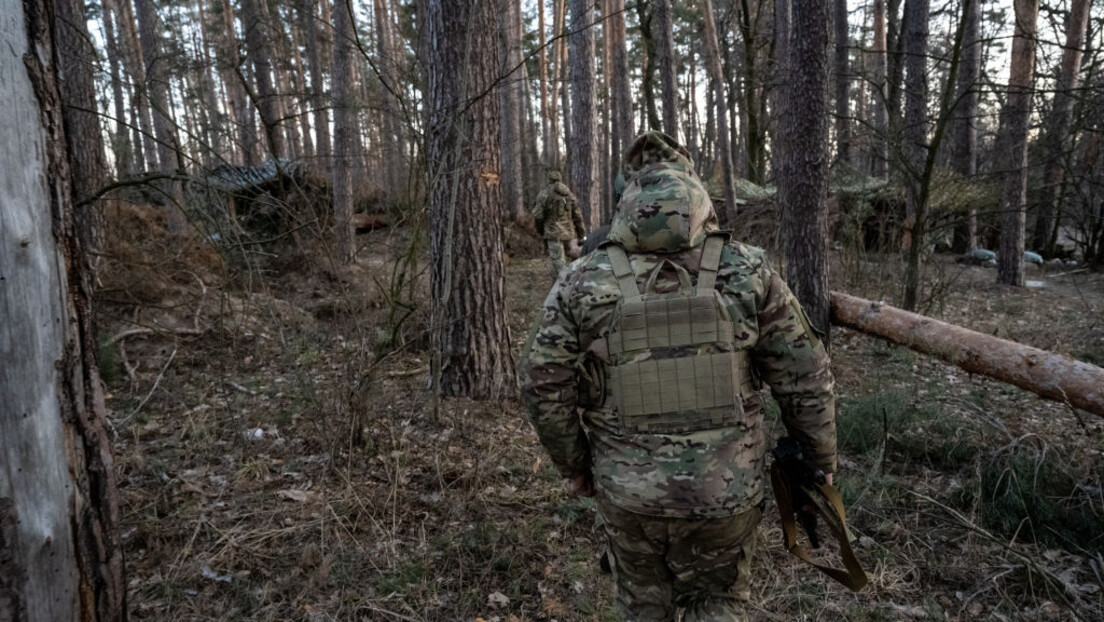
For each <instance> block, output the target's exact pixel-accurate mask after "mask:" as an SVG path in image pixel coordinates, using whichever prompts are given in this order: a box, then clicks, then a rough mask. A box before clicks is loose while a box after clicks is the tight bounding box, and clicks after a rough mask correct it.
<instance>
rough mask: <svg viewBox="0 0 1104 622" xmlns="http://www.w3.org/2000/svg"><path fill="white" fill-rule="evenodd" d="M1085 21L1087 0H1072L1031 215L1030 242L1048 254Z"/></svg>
mask: <svg viewBox="0 0 1104 622" xmlns="http://www.w3.org/2000/svg"><path fill="white" fill-rule="evenodd" d="M1088 23H1089V0H1073V3H1072V5H1071V6H1070V12H1069V18H1068V20H1067V21H1066V46H1065V48H1064V49H1063V50H1062V66H1061V70H1060V72H1059V74H1058V84H1057V85H1056V86H1055V90H1054V102H1053V103H1052V104H1051V108H1050V115H1049V118H1048V119H1047V124H1046V128H1047V129H1046V138H1045V139H1044V140H1045V142H1044V153H1043V161H1044V162H1045V165H1046V172H1045V173H1044V181H1043V189H1042V200H1041V202H1040V203H1039V213H1038V215H1037V217H1036V219H1035V235H1034V239H1033V244H1032V246H1033V247H1034V249H1035V250H1036V251H1039V252H1042V253H1046V254H1048V255H1049V254H1052V253H1053V252H1054V248H1053V246H1052V245H1051V243H1050V241H1051V239H1053V236H1052V235H1051V233H1052V230H1053V229H1054V228H1055V227H1056V226H1057V224H1058V223H1057V222H1056V219H1055V214H1057V213H1058V204H1059V201H1060V200H1061V190H1062V179H1063V174H1064V172H1065V165H1064V158H1065V154H1066V152H1067V145H1069V144H1070V143H1071V142H1072V141H1071V140H1070V136H1069V133H1070V124H1071V123H1072V121H1073V105H1074V101H1075V100H1074V92H1075V91H1076V90H1077V85H1078V77H1079V76H1078V74H1079V73H1080V71H1081V57H1082V55H1083V54H1084V52H1083V48H1084V44H1085V30H1086V27H1087V26H1088Z"/></svg>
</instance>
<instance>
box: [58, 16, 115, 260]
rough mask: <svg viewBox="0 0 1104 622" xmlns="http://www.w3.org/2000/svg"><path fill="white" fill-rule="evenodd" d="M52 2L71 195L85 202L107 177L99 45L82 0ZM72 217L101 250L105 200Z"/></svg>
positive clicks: (89, 243) (87, 241)
mask: <svg viewBox="0 0 1104 622" xmlns="http://www.w3.org/2000/svg"><path fill="white" fill-rule="evenodd" d="M53 4H54V12H55V22H54V27H55V30H54V40H55V42H56V43H57V47H58V50H57V53H58V68H57V70H58V91H59V92H60V93H61V105H62V116H63V118H64V120H65V135H66V137H67V139H68V141H69V146H70V149H69V151H68V154H69V168H70V171H71V174H72V192H73V200H74V202H75V203H81V202H84V201H85V200H86V199H89V198H90V197H92V196H94V195H95V194H96V193H97V192H98V191H99V190H100V188H102V187H104V186H106V185H107V181H108V173H107V157H106V155H105V154H104V144H103V133H102V131H101V130H100V117H99V114H98V113H97V112H96V84H95V80H94V78H93V75H92V65H91V64H90V63H89V60H88V59H93V58H96V50H95V48H94V47H93V46H92V38H91V37H90V36H89V34H88V26H87V24H88V22H87V20H86V19H85V16H84V2H83V0H54V3H53ZM124 155H125V154H124ZM74 216H75V219H76V225H77V231H78V233H79V234H80V237H81V241H82V242H83V243H84V247H85V249H87V250H88V251H89V252H91V253H99V252H100V251H101V250H103V233H104V232H103V227H104V223H103V213H102V212H101V203H100V202H94V203H88V204H86V205H84V207H82V208H80V209H78V210H76V211H75V213H74Z"/></svg>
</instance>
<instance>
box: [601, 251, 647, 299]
mask: <svg viewBox="0 0 1104 622" xmlns="http://www.w3.org/2000/svg"><path fill="white" fill-rule="evenodd" d="M605 250H606V254H607V255H609V260H610V267H611V268H613V276H614V277H616V278H617V286H618V287H620V288H621V297H622V298H624V299H626V300H630V299H633V298H640V289H639V288H637V286H636V274H634V273H633V269H632V264H631V263H629V257H628V255H626V254H625V249H623V248H621V247H620V246H618V245H617V244H610V245H608V246H606V247H605Z"/></svg>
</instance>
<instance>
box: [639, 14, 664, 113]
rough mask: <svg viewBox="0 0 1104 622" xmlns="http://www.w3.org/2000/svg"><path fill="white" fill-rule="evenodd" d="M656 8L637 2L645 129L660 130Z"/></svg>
mask: <svg viewBox="0 0 1104 622" xmlns="http://www.w3.org/2000/svg"><path fill="white" fill-rule="evenodd" d="M654 10H655V7H654V6H653V5H652V4H651V3H650V2H637V3H636V15H637V23H638V25H639V27H640V38H641V43H642V45H643V47H644V59H643V60H644V67H642V68H641V82H640V91H641V93H642V94H643V96H644V102H643V107H644V112H645V116H644V128H645V129H658V128H660V127H663V125H662V124H661V122H660V119H659V111H658V110H657V109H656V97H655V78H656V68H657V65H658V63H657V62H656V61H657V60H658V59H657V58H656V57H657V56H658V51H657V50H656V40H655V34H654V33H655V26H656V24H655V21H654V19H655V17H654V16H655V13H654V12H653V11H654Z"/></svg>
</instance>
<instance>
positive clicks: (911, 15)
mask: <svg viewBox="0 0 1104 622" xmlns="http://www.w3.org/2000/svg"><path fill="white" fill-rule="evenodd" d="M930 5H931V2H930V0H906V2H905V26H906V31H905V53H906V56H907V58H906V61H905V68H906V71H907V75H906V76H905V119H904V124H903V132H902V134H903V136H902V137H903V139H904V145H903V146H902V152H903V153H902V155H903V156H904V162H903V163H902V164H903V166H902V167H901V169H902V170H903V171H904V172H905V222H904V224H903V226H902V227H901V248H902V250H905V251H908V250H909V249H911V248H912V244H913V242H914V240H913V237H914V233H915V231H914V229H915V228H916V227H917V226H922V225H921V224H920V223H919V222H918V217H917V214H918V212H919V211H920V210H921V195H922V193H923V192H922V189H921V187H920V186H921V181H922V179H921V178H922V176H923V170H924V164H925V162H926V161H927V156H928V14H929V12H930V8H931V6H930ZM917 242H918V240H917ZM906 298H907V295H906ZM915 304H916V301H915V300H913V301H909V300H907V299H906V301H905V308H906V309H914V308H915Z"/></svg>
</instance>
